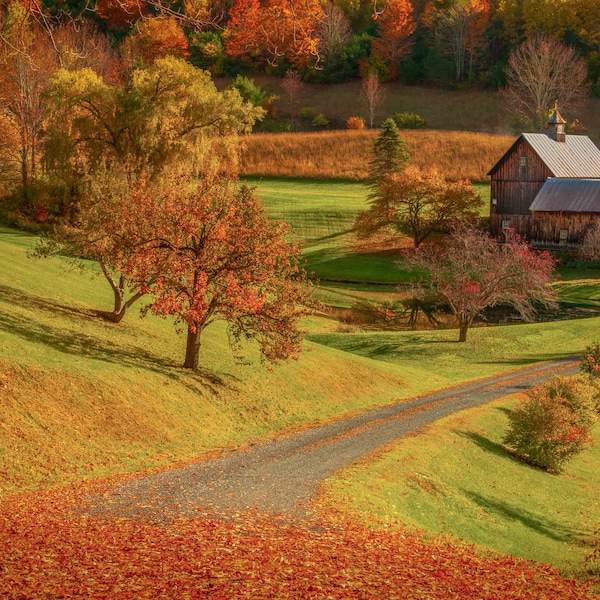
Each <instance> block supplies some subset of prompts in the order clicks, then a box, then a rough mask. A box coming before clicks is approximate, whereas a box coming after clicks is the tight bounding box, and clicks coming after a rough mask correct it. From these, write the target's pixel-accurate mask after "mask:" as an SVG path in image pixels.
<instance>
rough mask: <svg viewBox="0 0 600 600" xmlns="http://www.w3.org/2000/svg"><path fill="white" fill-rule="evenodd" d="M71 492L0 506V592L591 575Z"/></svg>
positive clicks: (270, 593) (563, 586)
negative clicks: (164, 511)
mask: <svg viewBox="0 0 600 600" xmlns="http://www.w3.org/2000/svg"><path fill="white" fill-rule="evenodd" d="M88 492H89V490H88ZM83 494H84V492H83V491H82V490H78V489H77V488H71V489H70V490H68V491H67V490H65V491H63V492H61V493H42V494H37V495H21V496H17V497H12V498H9V499H7V500H5V501H4V502H3V503H2V504H1V505H0V597H2V598H7V599H25V598H27V599H29V598H72V597H86V598H119V599H122V600H125V599H130V598H131V599H134V598H135V599H138V598H214V599H226V598H227V599H230V598H253V599H257V598H258V599H259V598H265V599H266V598H298V599H300V598H312V599H320V598H323V599H324V598H374V597H377V598H403V599H409V600H410V599H417V598H419V599H428V600H434V599H436V598H443V599H444V600H449V599H452V598H457V599H458V598H461V599H464V598H479V599H490V600H491V599H494V600H500V599H514V600H517V599H518V600H527V599H534V598H535V599H536V600H543V599H548V600H549V599H552V600H554V599H556V598H565V599H566V598H569V599H570V600H579V599H581V600H584V599H586V600H587V599H592V598H598V596H597V595H596V593H595V592H594V588H593V587H592V585H591V583H589V582H588V583H581V582H576V581H573V580H570V579H566V578H564V577H561V576H560V574H559V573H558V572H557V571H556V570H555V569H553V568H551V567H547V566H544V565H540V564H537V563H533V562H529V561H524V560H520V559H515V558H513V557H509V556H503V555H497V554H493V555H492V554H490V555H486V554H482V553H480V552H478V551H476V550H475V549H474V548H472V547H470V546H464V545H455V544H450V543H448V542H445V541H442V540H433V541H432V540H424V539H422V538H420V537H419V536H418V535H415V534H413V533H407V532H405V533H402V532H392V531H390V530H384V531H371V530H369V529H366V528H364V527H361V526H357V525H351V524H344V525H342V524H337V525H333V524H325V523H320V524H319V523H314V522H311V523H304V524H298V523H296V524H291V523H286V522H284V521H281V520H278V519H273V518H265V517H261V516H258V515H256V514H252V513H248V514H245V515H228V516H227V518H217V517H216V516H215V517H214V518H206V517H199V518H193V519H175V520H170V521H162V522H158V521H156V522H152V521H151V520H140V519H132V518H122V519H115V518H105V517H100V516H89V515H81V514H80V515H78V514H77V513H76V512H74V509H75V508H76V506H78V505H79V503H80V501H81V500H82V499H83Z"/></svg>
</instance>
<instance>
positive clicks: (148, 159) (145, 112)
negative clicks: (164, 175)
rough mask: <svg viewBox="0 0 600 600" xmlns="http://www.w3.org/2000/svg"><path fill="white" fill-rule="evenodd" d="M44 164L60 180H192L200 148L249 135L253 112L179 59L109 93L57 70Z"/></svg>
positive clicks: (83, 74)
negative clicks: (99, 172) (112, 171)
mask: <svg viewBox="0 0 600 600" xmlns="http://www.w3.org/2000/svg"><path fill="white" fill-rule="evenodd" d="M48 101H49V121H48V125H49V126H48V132H49V135H50V140H49V144H48V145H47V152H46V163H47V167H48V169H50V170H51V171H53V172H54V173H55V174H57V175H59V176H62V177H67V180H71V179H73V178H75V179H76V178H81V177H83V176H85V175H87V174H89V173H93V172H94V170H96V169H97V168H99V167H108V168H110V167H111V166H113V165H115V166H118V167H119V168H121V169H126V170H127V172H129V173H130V174H132V175H136V176H140V175H141V174H144V175H145V176H149V177H151V178H155V177H157V176H158V175H159V174H160V173H161V171H162V170H164V169H166V168H176V167H180V168H184V169H186V170H188V171H189V172H192V173H193V172H196V171H197V170H198V169H199V168H200V166H201V165H202V159H203V156H204V154H205V152H206V149H207V142H208V140H210V139H211V138H214V137H215V136H226V135H231V134H237V133H244V132H249V131H250V130H251V127H252V125H253V124H254V121H255V119H256V118H259V117H260V116H262V114H263V111H262V109H261V108H259V107H255V106H252V105H251V104H250V103H247V102H244V101H243V100H242V98H241V97H240V95H239V93H238V92H237V91H236V90H234V89H227V90H224V91H223V92H219V91H218V90H217V88H216V86H215V85H214V83H213V81H212V80H211V78H210V75H209V74H208V73H206V72H205V71H201V70H200V69H197V68H195V67H193V66H192V65H190V64H189V63H187V62H186V61H184V60H182V59H177V58H174V57H166V58H160V59H157V60H156V61H155V62H154V63H153V64H152V65H149V66H148V67H146V68H138V69H136V70H134V71H133V73H132V74H131V77H130V79H129V81H128V82H127V83H126V84H125V85H121V86H110V85H108V84H107V83H105V82H104V81H102V80H101V79H100V78H99V77H98V76H97V75H96V74H95V73H94V72H93V71H91V70H90V69H83V70H79V71H73V72H69V71H66V70H64V69H63V70H60V71H59V72H58V73H57V74H56V75H55V77H54V78H53V80H52V85H51V87H50V91H49V95H48Z"/></svg>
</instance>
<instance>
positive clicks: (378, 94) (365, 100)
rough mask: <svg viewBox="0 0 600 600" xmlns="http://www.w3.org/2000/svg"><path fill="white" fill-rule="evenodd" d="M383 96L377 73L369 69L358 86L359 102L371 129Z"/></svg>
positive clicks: (383, 91) (383, 92)
mask: <svg viewBox="0 0 600 600" xmlns="http://www.w3.org/2000/svg"><path fill="white" fill-rule="evenodd" d="M384 98H385V90H384V87H383V85H382V84H381V81H379V77H378V75H377V73H375V72H373V71H371V72H370V73H368V75H367V76H366V77H365V78H364V79H363V80H362V84H361V86H360V103H361V105H362V106H363V108H364V110H365V111H366V113H367V121H368V123H369V127H370V128H371V129H373V126H374V125H375V117H376V116H377V112H378V111H379V108H380V107H381V104H382V103H383V100H384Z"/></svg>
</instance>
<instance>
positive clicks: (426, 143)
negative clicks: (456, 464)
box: [241, 130, 515, 181]
mask: <svg viewBox="0 0 600 600" xmlns="http://www.w3.org/2000/svg"><path fill="white" fill-rule="evenodd" d="M377 134H378V130H363V131H351V130H348V131H324V132H318V133H312V132H311V133H255V134H252V135H251V136H249V137H248V138H247V141H246V143H247V151H246V152H245V154H244V156H243V158H242V162H241V173H242V174H243V175H264V176H271V177H273V176H275V177H314V178H327V179H329V178H335V179H355V180H360V179H365V178H366V176H367V165H368V163H369V161H370V159H371V151H372V148H373V143H374V141H375V138H376V137H377ZM401 135H402V138H403V139H404V141H405V142H406V145H407V147H408V149H409V152H410V154H411V157H412V160H413V162H414V163H415V164H417V165H418V166H420V167H437V168H438V169H440V170H441V171H442V172H443V173H444V175H445V176H446V178H448V179H452V180H457V179H470V180H471V181H485V180H486V179H487V172H488V171H489V170H490V169H491V168H492V167H493V166H494V164H495V163H496V161H497V160H498V159H499V158H500V157H501V156H502V155H503V154H504V152H506V150H508V148H509V147H510V145H511V144H512V143H513V141H514V140H515V138H514V137H513V136H506V135H492V134H489V133H469V132H462V131H433V130H403V131H402V132H401Z"/></svg>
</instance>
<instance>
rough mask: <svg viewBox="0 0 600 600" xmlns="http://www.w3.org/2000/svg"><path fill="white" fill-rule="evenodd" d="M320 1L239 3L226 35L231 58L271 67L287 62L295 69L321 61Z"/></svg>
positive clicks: (237, 1) (250, 1) (233, 7)
mask: <svg viewBox="0 0 600 600" xmlns="http://www.w3.org/2000/svg"><path fill="white" fill-rule="evenodd" d="M323 18H324V12H323V7H322V6H321V2H320V0H303V1H302V2H297V1H295V0H266V1H265V2H263V3H262V4H261V3H259V2H258V1H257V0H249V1H246V0H236V2H234V4H233V6H232V8H231V10H230V12H229V21H228V24H227V27H226V29H225V33H224V39H225V50H226V52H227V54H229V55H230V56H239V57H241V58H244V57H246V58H249V57H256V58H259V59H262V60H264V61H266V62H267V63H268V64H270V65H273V66H275V65H277V64H278V63H279V61H280V60H281V59H282V58H284V57H285V58H287V59H288V60H289V61H290V63H292V65H294V67H296V68H304V67H307V66H309V65H313V66H314V65H316V64H317V63H318V62H319V60H320V56H319V38H318V35H317V27H318V25H319V23H320V22H321V21H322V20H323Z"/></svg>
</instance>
